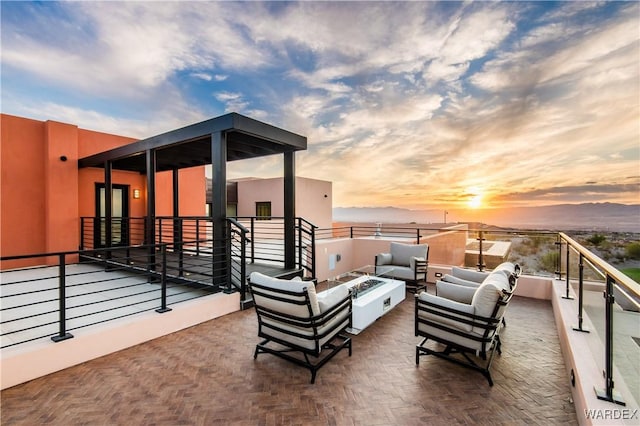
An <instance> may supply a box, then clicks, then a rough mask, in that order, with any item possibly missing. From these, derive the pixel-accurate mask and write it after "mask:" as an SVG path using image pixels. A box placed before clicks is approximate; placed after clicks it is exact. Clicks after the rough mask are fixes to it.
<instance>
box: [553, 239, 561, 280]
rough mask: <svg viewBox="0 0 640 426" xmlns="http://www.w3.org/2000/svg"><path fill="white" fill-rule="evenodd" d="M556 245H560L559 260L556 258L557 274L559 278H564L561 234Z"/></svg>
mask: <svg viewBox="0 0 640 426" xmlns="http://www.w3.org/2000/svg"><path fill="white" fill-rule="evenodd" d="M555 245H556V246H558V260H556V276H557V277H558V280H562V239H561V238H560V234H558V235H557V240H556V242H555Z"/></svg>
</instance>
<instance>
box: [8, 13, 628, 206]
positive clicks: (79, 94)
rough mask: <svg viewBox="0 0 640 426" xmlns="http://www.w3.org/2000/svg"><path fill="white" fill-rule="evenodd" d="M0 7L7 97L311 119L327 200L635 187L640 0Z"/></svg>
mask: <svg viewBox="0 0 640 426" xmlns="http://www.w3.org/2000/svg"><path fill="white" fill-rule="evenodd" d="M0 7H1V14H0V16H1V20H2V21H1V24H2V25H1V26H0V27H1V31H2V33H1V35H2V55H1V61H2V99H1V101H2V112H3V113H6V114H12V115H18V116H24V117H29V118H34V119H38V120H55V121H62V122H66V123H72V124H77V125H78V126H79V127H81V128H86V129H92V130H98V131H104V132H108V133H115V134H119V135H123V136H131V137H136V138H146V137H149V136H153V135H156V134H159V133H162V132H165V131H168V130H172V129H176V128H180V127H183V126H186V125H189V124H192V123H195V122H199V121H203V120H206V119H209V118H212V117H216V116H219V115H222V114H225V113H227V112H232V111H235V112H238V113H241V114H245V115H247V116H250V117H252V118H255V119H257V120H261V121H265V122H267V123H270V124H273V125H276V126H278V127H282V128H285V129H287V130H290V131H292V132H295V133H298V134H301V135H304V136H306V137H307V138H308V149H307V150H306V151H303V152H298V153H296V157H295V160H296V174H297V175H299V176H303V177H308V178H315V179H322V180H328V181H331V182H333V192H332V201H333V205H334V206H336V207H340V206H342V207H351V206H395V207H403V208H408V209H429V208H435V209H441V210H445V209H454V208H462V209H470V208H471V209H475V211H474V212H473V213H474V214H479V213H480V212H479V210H481V209H485V208H498V207H517V206H533V205H550V204H560V203H583V202H618V203H627V204H636V203H638V202H639V200H640V173H639V170H640V127H639V126H638V117H639V116H640V97H638V93H640V63H639V62H640V61H639V57H638V44H639V43H640V33H639V32H638V27H639V26H640V3H639V2H538V1H532V2H526V1H522V2H500V1H497V2H449V1H447V2H437V1H425V2H133V1H132V2H27V1H25V2H1V3H0ZM282 161H283V160H282V158H281V157H279V156H273V157H262V158H259V159H256V160H252V161H235V162H231V163H229V165H228V167H227V176H228V178H230V179H234V178H241V177H247V176H251V177H276V176H282V173H283V172H282V170H283V167H282ZM473 185H477V186H478V190H479V191H478V192H476V193H474V192H471V191H470V190H469V187H470V186H473Z"/></svg>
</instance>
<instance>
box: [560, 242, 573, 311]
mask: <svg viewBox="0 0 640 426" xmlns="http://www.w3.org/2000/svg"><path fill="white" fill-rule="evenodd" d="M570 258H571V246H570V244H569V241H567V271H566V275H567V286H566V294H565V295H564V296H562V298H563V299H568V300H573V297H571V296H570V295H569V283H570V281H571V280H570V278H569V276H570V274H569V265H570V263H569V260H570Z"/></svg>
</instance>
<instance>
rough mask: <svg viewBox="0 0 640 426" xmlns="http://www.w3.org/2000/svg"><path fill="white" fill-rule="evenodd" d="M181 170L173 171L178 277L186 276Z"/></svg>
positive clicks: (174, 229) (175, 246) (174, 235)
mask: <svg viewBox="0 0 640 426" xmlns="http://www.w3.org/2000/svg"><path fill="white" fill-rule="evenodd" d="M179 175H180V170H178V169H173V170H172V171H171V177H172V181H173V250H174V251H175V252H177V253H178V275H179V276H183V274H184V250H183V248H184V245H183V244H181V243H182V241H183V232H182V228H183V226H182V225H183V224H182V219H181V218H180V185H179V184H180V179H179Z"/></svg>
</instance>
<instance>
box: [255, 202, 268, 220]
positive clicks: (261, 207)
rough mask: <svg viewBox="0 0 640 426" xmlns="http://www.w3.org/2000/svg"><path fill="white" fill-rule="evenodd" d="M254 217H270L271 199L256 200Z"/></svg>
mask: <svg viewBox="0 0 640 426" xmlns="http://www.w3.org/2000/svg"><path fill="white" fill-rule="evenodd" d="M256 217H257V218H258V220H270V219H271V201H257V202H256Z"/></svg>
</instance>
